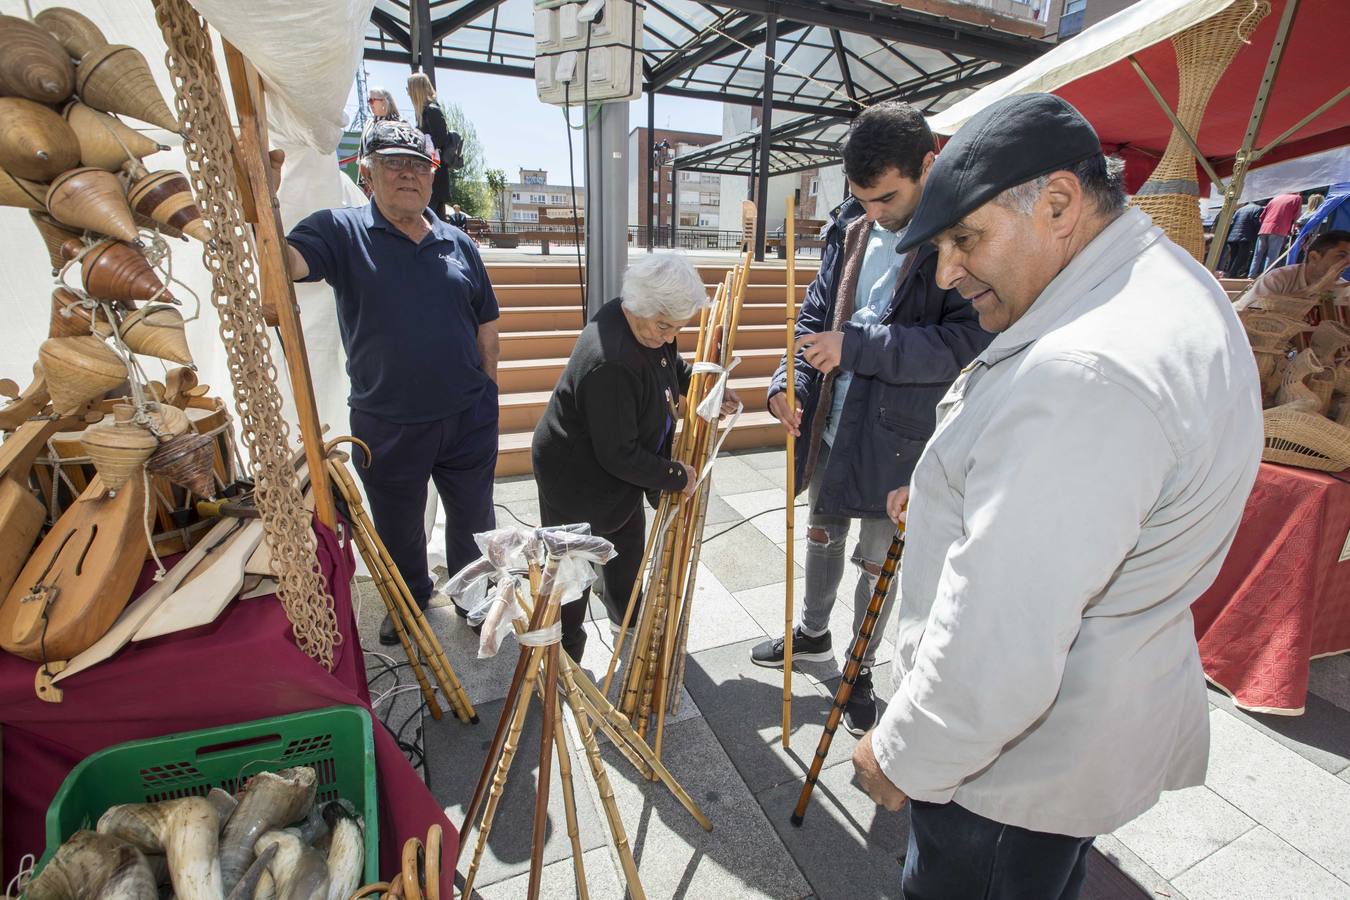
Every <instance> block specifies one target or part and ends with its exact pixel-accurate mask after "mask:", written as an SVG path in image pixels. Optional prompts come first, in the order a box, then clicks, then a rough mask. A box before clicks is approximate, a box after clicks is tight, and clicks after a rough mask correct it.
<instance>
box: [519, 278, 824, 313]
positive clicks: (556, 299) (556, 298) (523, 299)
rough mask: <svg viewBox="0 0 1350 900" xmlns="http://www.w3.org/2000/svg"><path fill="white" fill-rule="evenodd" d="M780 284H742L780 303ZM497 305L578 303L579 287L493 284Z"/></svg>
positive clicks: (802, 293)
mask: <svg viewBox="0 0 1350 900" xmlns="http://www.w3.org/2000/svg"><path fill="white" fill-rule="evenodd" d="M808 283H809V282H808V281H802V280H800V279H798V281H797V299H798V300H799V301H800V300H802V299H803V298H805V297H806V286H807V284H808ZM705 286H706V287H707V289H708V296H709V297H712V295H713V292H714V291H716V290H717V284H714V283H711V282H709V283H707V284H706V285H705ZM786 290H787V289H786V287H784V285H783V284H752V285H749V286H748V287H747V288H746V291H745V300H746V302H747V303H774V302H778V303H782V301H783V296H784V294H785V292H786ZM493 292H494V293H495V294H496V295H497V305H498V306H500V307H501V308H502V309H506V308H508V307H509V308H518V307H543V306H553V307H572V308H580V306H581V288H579V287H577V286H576V284H494V285H493Z"/></svg>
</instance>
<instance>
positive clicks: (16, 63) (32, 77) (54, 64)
mask: <svg viewBox="0 0 1350 900" xmlns="http://www.w3.org/2000/svg"><path fill="white" fill-rule="evenodd" d="M73 90H75V66H74V65H73V64H72V63H71V61H70V55H69V54H68V53H67V52H66V50H65V48H64V47H62V46H61V45H60V44H59V43H57V41H56V38H54V37H52V36H51V35H50V34H48V33H47V32H46V31H45V30H43V29H42V28H39V27H38V26H36V25H34V24H33V23H32V22H29V21H27V20H26V19H20V18H16V17H15V16H0V94H6V95H9V96H17V97H27V98H28V99H29V100H36V101H37V102H39V103H60V102H61V101H62V100H64V99H66V98H67V97H69V96H70V93H71V91H73Z"/></svg>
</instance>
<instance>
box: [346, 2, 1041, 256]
mask: <svg viewBox="0 0 1350 900" xmlns="http://www.w3.org/2000/svg"><path fill="white" fill-rule="evenodd" d="M639 2H641V3H643V5H644V7H645V13H644V17H643V28H642V57H643V59H642V80H643V85H642V88H643V92H644V93H645V94H647V108H648V114H649V122H654V121H655V116H654V113H655V95H657V94H664V95H668V96H678V97H689V98H694V99H701V100H710V101H715V102H722V103H734V104H740V105H745V106H752V107H759V108H760V110H761V115H760V135H759V136H754V135H746V136H743V137H739V138H734V139H732V140H730V141H725V142H722V143H721V144H717V145H714V148H704V149H702V150H700V151H699V152H697V153H694V154H690V155H688V156H686V157H682V158H678V159H677V160H676V163H675V165H676V167H677V168H680V169H685V170H695V171H709V172H721V173H724V174H738V175H751V176H752V177H753V176H754V175H756V174H757V173H758V172H761V171H763V172H768V173H769V175H770V176H772V175H780V174H789V173H791V172H798V171H802V170H804V169H809V168H813V167H815V166H817V165H822V164H829V163H831V162H834V161H836V160H837V159H838V150H837V144H838V135H837V134H836V135H834V136H829V135H827V132H828V131H829V130H830V128H831V127H834V128H835V131H836V132H840V131H841V129H839V128H838V127H837V126H839V125H840V124H841V123H844V124H846V123H847V121H848V120H850V119H852V118H853V117H854V116H856V115H857V114H858V112H860V111H861V110H862V109H864V108H865V107H866V106H868V105H871V104H873V103H877V102H880V101H882V100H888V99H893V98H898V99H904V100H907V101H908V102H911V103H914V104H915V105H917V106H919V108H920V109H922V110H924V111H925V112H932V111H936V110H937V109H938V108H941V107H943V106H945V105H948V104H950V103H952V102H955V100H956V99H959V97H960V96H962V95H964V94H965V93H966V92H968V91H971V90H974V89H975V88H977V87H979V86H981V85H983V84H986V83H988V82H991V81H995V80H997V79H999V78H1001V77H1003V76H1004V75H1007V74H1008V73H1009V72H1010V71H1012V70H1013V69H1015V68H1017V67H1019V66H1021V65H1023V64H1025V63H1027V62H1029V61H1031V60H1032V59H1034V58H1035V57H1036V56H1038V55H1040V54H1041V53H1043V52H1044V51H1045V50H1047V49H1048V48H1049V47H1050V46H1051V45H1050V44H1047V43H1045V42H1043V41H1040V40H1036V39H1033V38H1029V37H1025V36H1023V35H1022V34H1017V33H1013V32H1011V31H1003V30H999V29H997V28H994V27H992V26H990V25H988V24H981V23H977V22H968V21H963V20H960V19H956V18H952V17H948V16H940V15H934V14H931V13H928V12H920V11H916V10H910V9H904V8H902V7H900V6H898V5H893V4H892V3H887V2H878V0H717V2H702V0H639ZM529 9H532V4H525V3H524V2H523V0H376V4H375V8H374V10H373V11H372V13H371V18H370V28H369V29H368V30H367V33H366V40H365V57H366V59H370V60H377V61H383V62H397V63H403V64H406V65H409V66H410V67H412V68H413V69H415V70H421V71H424V72H426V73H427V74H428V76H430V77H431V78H432V80H433V82H434V81H435V69H436V68H437V67H441V68H445V69H451V70H460V71H466V72H478V73H485V74H495V75H509V76H514V77H520V78H530V79H533V78H534V52H533V43H534V37H533V23H532V21H531V20H530V18H529V14H528V10H529ZM986 20H987V19H986ZM775 112H779V113H782V112H788V113H797V114H799V115H800V118H798V119H795V120H793V121H791V122H788V123H785V125H786V126H787V127H786V128H784V129H782V130H780V128H775V127H774V124H773V116H774V113H775ZM756 143H758V148H757V149H756V148H754V146H753V145H754V144H756ZM652 144H653V137H652V129H651V128H649V129H648V135H647V147H646V148H645V149H646V152H647V154H648V157H649V158H650V157H651V156H652V151H653V147H652ZM714 150H715V151H716V153H714V152H713V151H714ZM719 154H720V155H719ZM719 160H720V162H719ZM652 177H653V172H652V167H650V166H649V167H648V180H649V183H648V185H647V186H646V189H647V193H648V195H650V193H651V190H652V184H651V183H650V181H651V178H652ZM757 181H758V183H759V192H758V193H759V201H760V207H761V212H763V205H764V202H765V200H766V198H767V179H764V178H760V179H757ZM651 216H652V213H651V211H650V209H649V211H648V223H647V225H648V228H647V234H648V235H649V240H650V235H651V234H652V231H653V229H652V224H653V223H652V221H651ZM764 219H765V217H764V215H761V216H760V227H759V229H758V234H757V237H756V243H757V254H758V255H759V256H761V257H762V254H763V244H764Z"/></svg>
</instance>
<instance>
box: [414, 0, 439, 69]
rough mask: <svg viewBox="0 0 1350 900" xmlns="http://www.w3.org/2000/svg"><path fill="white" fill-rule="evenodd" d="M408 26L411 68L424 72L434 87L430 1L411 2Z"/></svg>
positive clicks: (433, 46) (434, 41)
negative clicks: (410, 36)
mask: <svg viewBox="0 0 1350 900" xmlns="http://www.w3.org/2000/svg"><path fill="white" fill-rule="evenodd" d="M408 24H409V25H411V26H412V45H413V46H412V68H413V71H414V72H417V71H420V72H425V73H426V76H427V77H428V78H430V79H431V86H432V87H433V88H434V87H435V86H436V50H435V44H436V39H435V38H434V37H433V36H432V33H431V0H412V7H411V8H410V9H409V10H408Z"/></svg>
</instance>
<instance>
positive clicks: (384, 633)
mask: <svg viewBox="0 0 1350 900" xmlns="http://www.w3.org/2000/svg"><path fill="white" fill-rule="evenodd" d="M380 643H381V644H383V645H384V646H386V647H397V646H398V630H397V629H395V628H394V620H393V619H391V618H389V613H385V614H384V621H383V622H381V623H380Z"/></svg>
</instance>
